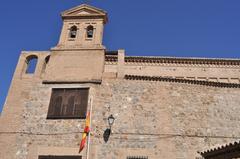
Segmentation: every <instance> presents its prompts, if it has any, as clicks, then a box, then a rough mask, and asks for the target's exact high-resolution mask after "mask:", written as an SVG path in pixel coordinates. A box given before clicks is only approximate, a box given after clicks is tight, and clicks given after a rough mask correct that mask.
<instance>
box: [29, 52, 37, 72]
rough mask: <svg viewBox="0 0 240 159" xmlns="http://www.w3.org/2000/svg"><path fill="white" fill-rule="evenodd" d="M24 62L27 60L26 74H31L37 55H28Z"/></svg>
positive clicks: (34, 67)
mask: <svg viewBox="0 0 240 159" xmlns="http://www.w3.org/2000/svg"><path fill="white" fill-rule="evenodd" d="M26 62H27V69H26V73H27V74H33V73H34V72H35V70H36V66H37V62H38V58H37V56H30V57H28V58H27V60H26Z"/></svg>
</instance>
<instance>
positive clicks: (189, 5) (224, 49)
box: [0, 0, 240, 112]
mask: <svg viewBox="0 0 240 159" xmlns="http://www.w3.org/2000/svg"><path fill="white" fill-rule="evenodd" d="M83 2H84V1H82V0H1V2H0V52H1V58H0V112H1V109H2V105H3V104H4V101H5V97H6V95H7V91H8V88H9V86H10V82H11V79H12V75H13V73H14V70H15V66H16V64H17V60H18V57H19V54H20V51H21V50H49V48H51V47H53V46H55V45H56V43H57V41H58V38H59V34H60V29H61V18H60V12H62V11H64V10H66V9H69V8H71V7H74V6H76V5H79V4H81V3H83ZM90 4H91V5H93V6H96V7H99V8H102V9H104V10H106V11H107V12H108V14H109V23H108V24H107V25H106V27H105V33H104V44H105V46H106V47H107V48H108V50H117V49H119V48H124V49H125V50H126V52H127V54H128V55H159V56H194V57H228V58H233V57H234V58H240V0H91V1H90Z"/></svg>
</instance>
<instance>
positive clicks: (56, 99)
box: [47, 88, 89, 119]
mask: <svg viewBox="0 0 240 159" xmlns="http://www.w3.org/2000/svg"><path fill="white" fill-rule="evenodd" d="M88 92H89V89H88V88H56V89H55V88H54V89H53V90H52V95H51V99H50V104H49V108H48V115H47V118H48V119H84V118H86V111H87V105H88Z"/></svg>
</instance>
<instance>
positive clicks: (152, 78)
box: [124, 75, 240, 88]
mask: <svg viewBox="0 0 240 159" xmlns="http://www.w3.org/2000/svg"><path fill="white" fill-rule="evenodd" d="M124 78H125V79H126V80H141V81H162V82H173V83H186V84H194V85H205V86H210V87H226V88H240V84H237V83H225V82H213V81H202V80H189V79H176V78H171V77H161V76H139V75H125V77H124Z"/></svg>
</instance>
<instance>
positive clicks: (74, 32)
mask: <svg viewBox="0 0 240 159" xmlns="http://www.w3.org/2000/svg"><path fill="white" fill-rule="evenodd" d="M76 36H77V27H76V26H75V25H74V26H72V27H71V28H70V32H69V37H70V38H76Z"/></svg>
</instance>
